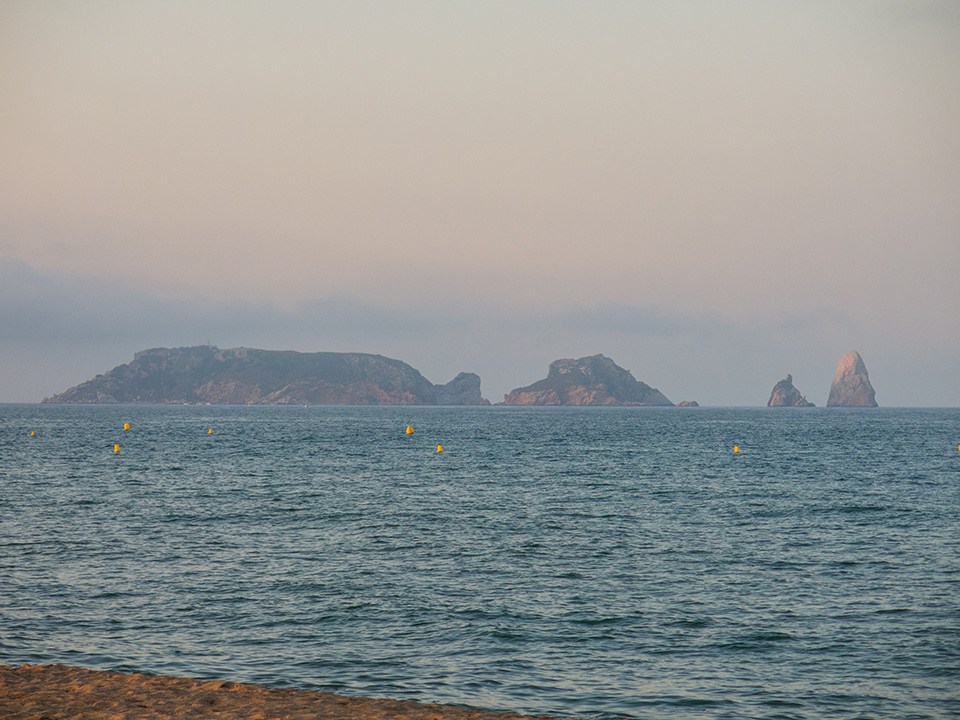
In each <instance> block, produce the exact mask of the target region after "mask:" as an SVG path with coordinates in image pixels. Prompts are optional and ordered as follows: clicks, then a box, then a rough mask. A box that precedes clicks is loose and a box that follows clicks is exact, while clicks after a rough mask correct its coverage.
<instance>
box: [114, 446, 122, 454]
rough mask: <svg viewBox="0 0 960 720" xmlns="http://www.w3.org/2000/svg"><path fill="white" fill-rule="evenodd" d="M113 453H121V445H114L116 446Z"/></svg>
mask: <svg viewBox="0 0 960 720" xmlns="http://www.w3.org/2000/svg"><path fill="white" fill-rule="evenodd" d="M113 451H114V452H115V453H118V452H120V446H119V445H114V446H113Z"/></svg>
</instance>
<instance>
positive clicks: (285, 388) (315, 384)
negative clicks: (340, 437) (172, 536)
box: [43, 345, 489, 405]
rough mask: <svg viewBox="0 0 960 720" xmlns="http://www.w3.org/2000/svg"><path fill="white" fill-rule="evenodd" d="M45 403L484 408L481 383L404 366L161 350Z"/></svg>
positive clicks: (309, 356)
mask: <svg viewBox="0 0 960 720" xmlns="http://www.w3.org/2000/svg"><path fill="white" fill-rule="evenodd" d="M43 402H45V403H48V402H49V403H178V404H179V403H211V404H224V405H246V404H248V403H253V404H312V405H482V404H489V403H487V401H486V400H484V399H483V398H482V397H481V396H480V378H479V377H478V376H477V375H474V374H473V373H461V374H460V375H458V376H457V377H456V378H454V380H453V381H451V382H449V383H447V384H446V385H434V384H432V383H431V382H429V381H428V380H427V379H426V378H424V377H423V375H421V374H420V373H419V372H418V371H417V370H415V369H414V368H412V367H410V366H409V365H407V364H406V363H404V362H401V361H399V360H392V359H390V358H386V357H383V356H382V355H367V354H364V353H332V352H318V353H300V352H294V351H289V350H283V351H279V350H253V349H248V348H234V349H231V350H220V349H218V348H215V347H211V346H206V345H204V346H199V347H186V348H155V349H153V350H144V351H142V352H138V353H137V354H136V355H134V358H133V362H131V363H128V364H126V365H120V366H118V367H115V368H114V369H113V370H110V371H109V372H107V373H105V374H103V375H97V377H95V378H94V379H93V380H88V381H87V382H85V383H82V384H80V385H77V386H76V387H73V388H70V389H69V390H67V391H65V392H62V393H60V394H58V395H54V396H53V397H51V398H44V399H43Z"/></svg>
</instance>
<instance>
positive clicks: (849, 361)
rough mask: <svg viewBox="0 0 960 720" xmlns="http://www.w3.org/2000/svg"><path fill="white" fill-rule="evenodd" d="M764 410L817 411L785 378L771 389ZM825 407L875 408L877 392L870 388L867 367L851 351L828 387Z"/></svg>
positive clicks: (787, 377) (857, 354)
mask: <svg viewBox="0 0 960 720" xmlns="http://www.w3.org/2000/svg"><path fill="white" fill-rule="evenodd" d="M767 407H816V406H815V405H814V404H813V403H812V402H810V401H809V400H807V397H806V395H804V394H802V393H801V392H800V391H799V390H797V388H796V387H794V385H793V376H792V375H791V374H790V373H787V376H786V377H785V378H784V379H783V380H781V381H780V382H778V383H777V384H776V385H774V386H773V390H772V391H771V392H770V399H769V400H768V401H767ZM827 407H877V400H876V392H875V391H874V389H873V385H871V384H870V376H869V374H868V373H867V366H866V364H865V363H864V362H863V358H862V357H860V353H858V352H857V351H856V350H851V351H850V352H848V353H846V354H845V355H844V356H843V357H841V358H840V362H839V363H838V365H837V373H836V375H834V378H833V383H832V384H831V386H830V396H829V398H828V399H827Z"/></svg>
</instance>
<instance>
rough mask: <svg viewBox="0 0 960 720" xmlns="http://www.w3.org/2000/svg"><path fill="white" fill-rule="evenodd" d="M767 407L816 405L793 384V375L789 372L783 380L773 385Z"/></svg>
mask: <svg viewBox="0 0 960 720" xmlns="http://www.w3.org/2000/svg"><path fill="white" fill-rule="evenodd" d="M767 407H815V405H814V404H813V403H812V402H810V401H809V400H807V398H806V396H805V395H803V394H801V393H800V391H799V390H797V389H796V388H795V387H794V386H793V375H791V374H790V373H787V376H786V377H785V378H784V379H783V380H781V381H780V382H778V383H777V384H776V385H774V386H773V392H771V393H770V399H769V400H768V401H767Z"/></svg>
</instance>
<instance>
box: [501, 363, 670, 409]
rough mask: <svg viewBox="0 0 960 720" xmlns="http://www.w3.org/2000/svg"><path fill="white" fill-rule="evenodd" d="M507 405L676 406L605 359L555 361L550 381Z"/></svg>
mask: <svg viewBox="0 0 960 720" xmlns="http://www.w3.org/2000/svg"><path fill="white" fill-rule="evenodd" d="M503 404H504V405H673V403H672V402H670V401H669V400H668V399H667V398H666V397H665V396H664V395H663V393H661V392H660V391H659V390H657V389H656V388H652V387H650V386H649V385H647V384H646V383H642V382H640V381H638V380H637V379H636V378H634V377H633V375H632V374H631V373H630V371H629V370H624V369H623V368H622V367H620V366H619V365H617V364H616V363H615V362H614V361H613V360H611V359H610V358H608V357H605V356H604V355H592V356H590V357H584V358H579V359H577V360H570V359H564V360H554V361H553V362H552V363H550V369H549V371H548V372H547V377H546V378H544V379H543V380H540V381H538V382H535V383H534V384H533V385H528V386H527V387H522V388H517V389H516V390H513V391H512V392H510V393H509V394H508V395H506V396H505V397H504V400H503Z"/></svg>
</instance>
